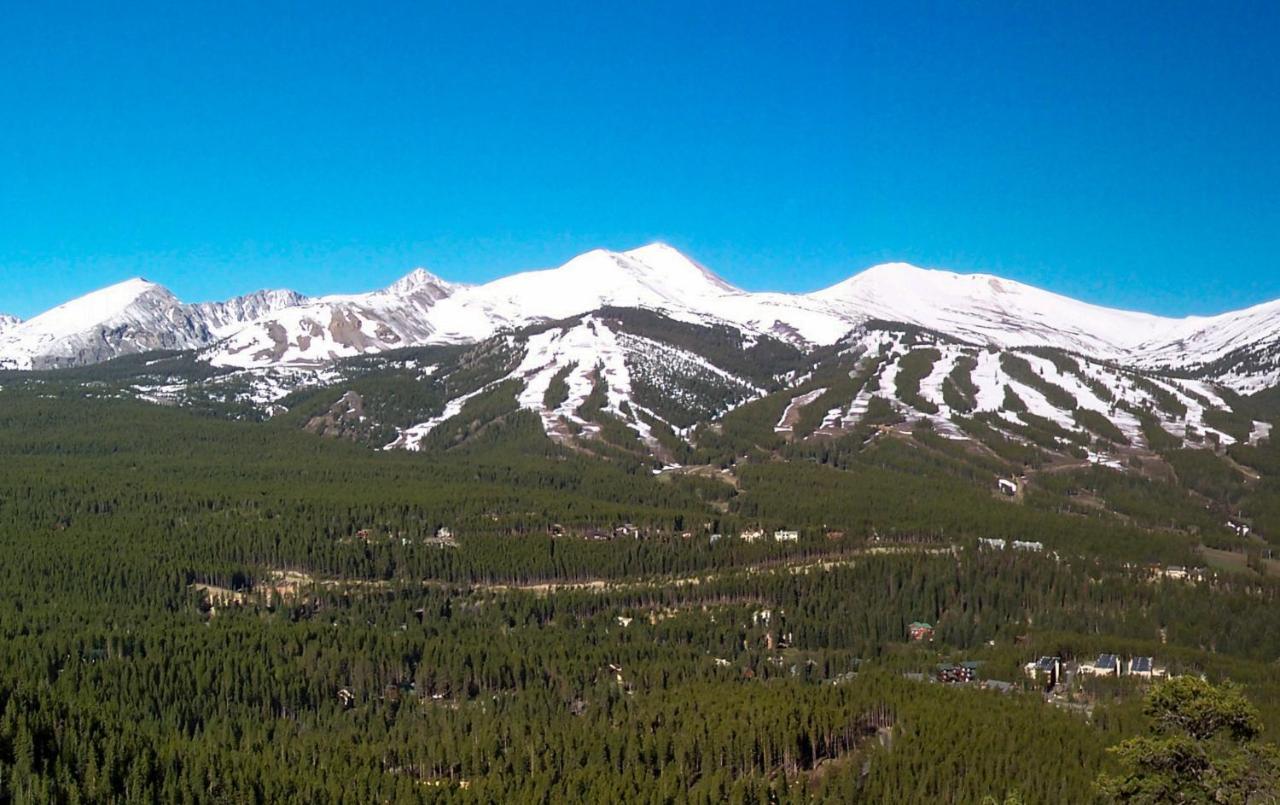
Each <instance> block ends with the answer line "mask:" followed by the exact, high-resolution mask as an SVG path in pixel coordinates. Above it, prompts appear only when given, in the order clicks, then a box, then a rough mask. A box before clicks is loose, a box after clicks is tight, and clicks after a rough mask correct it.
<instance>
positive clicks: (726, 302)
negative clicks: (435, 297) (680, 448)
mask: <svg viewBox="0 0 1280 805" xmlns="http://www.w3.org/2000/svg"><path fill="white" fill-rule="evenodd" d="M602 307H639V308H649V309H654V310H661V311H664V312H666V313H667V314H669V315H671V316H672V317H673V318H676V319H679V320H682V321H691V322H697V323H728V324H733V325H736V326H738V327H740V328H743V329H745V330H747V331H750V332H756V333H765V334H773V335H778V336H781V337H785V338H794V339H797V340H803V341H807V342H810V343H830V342H832V341H834V340H835V339H837V338H839V337H840V336H841V335H843V334H844V333H846V332H848V330H849V327H850V324H849V320H848V318H847V317H845V316H842V315H839V314H837V313H835V312H834V311H832V310H831V309H829V308H828V306H826V305H824V304H822V303H820V302H813V301H810V300H808V299H806V298H805V297H802V296H795V295H789V294H769V293H764V294H753V293H747V292H746V291H742V290H740V289H738V288H735V287H733V286H732V285H730V284H729V283H727V282H725V281H724V280H723V279H721V278H720V277H717V276H716V275H715V274H713V273H711V272H710V271H708V270H707V269H706V268H704V267H703V266H701V265H699V264H698V263H696V262H694V261H693V260H691V259H689V258H688V257H686V256H685V255H683V254H681V253H680V252H679V251H677V250H675V249H673V248H671V247H670V246H667V245H665V244H661V243H656V244H652V245H650V246H645V247H643V248H640V249H633V250H631V251H627V252H610V251H605V250H603V249H597V250H595V251H591V252H587V253H586V254H583V255H579V256H578V257H575V258H573V259H572V260H570V261H569V262H567V263H565V264H564V265H562V266H560V267H559V268H552V269H546V270H541V271H527V272H523V273H520V274H513V275H511V276H509V277H503V278H502V279H498V280H495V281H493V282H490V283H487V284H485V285H474V286H466V287H461V288H459V289H458V290H457V291H456V293H454V294H452V295H451V296H449V298H447V299H445V300H443V301H442V302H441V303H440V304H439V305H437V306H436V307H435V308H434V309H433V310H432V312H431V320H432V322H433V324H434V325H435V335H434V336H433V340H434V341H438V342H465V341H474V340H478V339H480V338H485V337H487V336H489V335H492V334H493V333H494V332H497V331H498V330H501V329H504V328H516V327H522V326H525V325H528V324H530V323H534V322H538V321H555V320H559V319H565V318H569V317H571V316H577V315H581V314H583V313H588V312H591V311H593V310H598V309H600V308H602Z"/></svg>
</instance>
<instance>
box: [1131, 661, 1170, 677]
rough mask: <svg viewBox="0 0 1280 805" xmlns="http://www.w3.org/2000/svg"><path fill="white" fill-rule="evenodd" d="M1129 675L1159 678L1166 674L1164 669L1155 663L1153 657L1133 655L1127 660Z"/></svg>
mask: <svg viewBox="0 0 1280 805" xmlns="http://www.w3.org/2000/svg"><path fill="white" fill-rule="evenodd" d="M1129 675H1130V676H1136V677H1141V678H1142V679H1160V678H1162V677H1164V676H1167V675H1168V674H1167V672H1166V671H1165V669H1163V668H1160V667H1158V666H1157V665H1156V661H1155V658H1154V657H1133V658H1131V659H1130V660H1129Z"/></svg>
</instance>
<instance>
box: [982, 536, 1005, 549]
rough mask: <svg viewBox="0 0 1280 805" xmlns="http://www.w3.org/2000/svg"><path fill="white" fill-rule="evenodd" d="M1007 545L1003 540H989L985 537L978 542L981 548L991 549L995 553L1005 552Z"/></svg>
mask: <svg viewBox="0 0 1280 805" xmlns="http://www.w3.org/2000/svg"><path fill="white" fill-rule="evenodd" d="M1007 544H1008V543H1007V542H1005V541H1004V540H1002V539H987V538H985V537H984V538H981V539H979V540H978V547H979V548H990V549H992V550H993V551H1003V550H1004V547H1005V545H1007Z"/></svg>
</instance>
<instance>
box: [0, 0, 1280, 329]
mask: <svg viewBox="0 0 1280 805" xmlns="http://www.w3.org/2000/svg"><path fill="white" fill-rule="evenodd" d="M1277 41H1280V5H1278V4H1276V3H1253V4H1250V3H1230V2H1223V3H1213V4H1209V3H1190V2H1176V0H1175V1H1173V2H1160V3H1141V2H1129V3H1098V4H1091V3H1085V2H1080V3H1060V2H1008V1H1006V2H998V3H984V2H965V3H955V2H945V3H892V4H878V3H877V4H866V3H854V2H848V0H846V2H838V3H816V2H815V3H804V2H799V3H779V2H776V0H774V1H770V2H753V1H752V0H742V1H741V2H738V3H734V4H728V3H706V2H698V1H697V0H682V2H646V3H625V4H624V3H608V2H606V3H601V2H599V0H595V1H594V2H560V3H555V4H540V3H539V4H535V3H486V2H467V3H444V2H414V3H404V4H397V3H392V2H386V3H376V4H365V3H328V2H321V1H320V0H313V1H312V2H305V3H303V2H298V3H286V2H270V1H264V0H253V2H237V1H235V0H230V1H229V2H222V3H216V4H215V3H172V2H163V3H160V2H157V3H143V2H138V3H129V4H127V5H125V4H108V3H80V4H63V3H58V2H56V0H53V1H51V2H40V3H23V4H11V5H10V7H9V8H7V9H6V12H5V24H4V25H3V26H0V75H3V76H4V78H3V80H0V117H2V118H3V120H4V123H3V125H0V311H7V312H12V313H16V314H19V315H24V316H29V315H32V314H34V313H36V312H38V311H39V310H42V309H44V308H47V307H49V306H51V305H53V304H56V303H57V302H60V301H63V300H64V299H66V298H68V297H70V296H74V295H78V294H80V293H83V292H85V291H88V290H91V289H93V288H96V287H100V286H102V285H105V284H109V283H111V282H115V281H118V280H121V279H125V278H127V277H130V276H136V275H143V276H146V277H148V278H149V279H152V280H154V281H157V282H161V283H164V284H165V285H168V286H169V287H170V288H172V289H173V290H174V291H175V292H176V293H178V295H179V296H181V297H183V298H184V299H188V300H191V301H197V300H204V299H212V298H222V297H226V296H229V295H233V294H235V293H238V292H243V291H247V290H252V289H256V288H259V287H282V286H283V287H294V288H297V289H299V290H301V291H304V292H309V293H323V292H336V291H356V290H365V289H369V288H373V287H380V286H382V285H385V284H387V283H388V282H390V281H391V280H393V279H394V278H396V277H398V276H400V275H401V274H404V273H406V272H407V271H408V270H409V269H410V268H412V267H413V266H416V265H424V266H426V267H428V268H430V269H432V270H433V271H435V272H436V273H438V274H441V275H442V276H444V277H446V278H448V279H452V280H460V281H482V280H486V279H491V278H493V277H496V276H500V275H502V274H505V273H509V272H511V271H514V270H518V269H522V268H531V267H542V266H549V265H556V264H559V263H561V262H563V261H564V260H566V259H568V258H569V257H571V256H573V255H574V254H577V253H579V252H581V251H585V250H587V249H589V248H593V247H596V246H605V247H610V248H619V249H621V248H629V247H632V246H637V245H641V244H643V243H646V242H649V241H652V240H664V241H667V242H669V243H671V244H672V245H675V246H677V247H678V248H681V249H682V250H684V251H686V252H688V253H689V254H691V255H692V256H694V257H696V258H698V259H699V260H701V261H702V262H704V263H705V264H707V265H708V266H709V267H711V268H713V269H714V270H716V271H718V272H719V273H721V274H722V275H724V276H725V277H726V278H728V279H729V280H731V281H732V282H735V283H737V284H739V285H741V286H743V287H746V288H751V289H765V288H774V289H783V290H797V291H804V290H812V289H815V288H819V287H823V286H826V285H829V284H831V283H834V282H836V281H838V280H841V279H843V278H845V277H847V276H849V275H850V274H852V273H854V272H855V271H856V270H858V269H860V268H864V267H866V266H868V265H871V264H873V263H876V262H883V261H887V260H907V261H911V262H915V263H917V264H921V265H926V266H934V267H948V268H954V269H957V270H988V271H992V272H996V273H1000V274H1003V275H1005V276H1009V277H1011V278H1014V279H1019V280H1022V281H1026V282H1031V283H1034V284H1037V285H1040V286H1043V287H1047V288H1050V289H1052V290H1055V291H1059V292H1062V293H1067V294H1071V295H1074V296H1079V297H1082V298H1085V299H1088V300H1089V301H1093V302H1098V303H1103V304H1111V305H1117V306H1122V307H1129V308H1137V309H1144V310H1151V311H1154V312H1160V313H1168V314H1184V313H1191V312H1196V313H1209V312H1218V311H1221V310H1225V309H1229V308H1233V307H1240V306H1244V305H1247V304H1251V303H1255V302H1259V301H1263V300H1267V299H1272V298H1276V297H1280V269H1278V268H1277V263H1276V255H1277V253H1278V252H1280V193H1277V187H1280V149H1278V148H1277V147H1276V143H1277V142H1280V104H1277V103H1276V101H1275V94H1276V91H1277V88H1280V58H1278V57H1277V56H1276V55H1275V52H1274V51H1275V48H1274V45H1275V43H1276V42H1277Z"/></svg>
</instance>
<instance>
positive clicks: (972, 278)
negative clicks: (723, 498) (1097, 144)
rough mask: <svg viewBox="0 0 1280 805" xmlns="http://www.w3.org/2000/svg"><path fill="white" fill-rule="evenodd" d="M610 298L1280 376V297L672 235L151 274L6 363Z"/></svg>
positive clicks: (533, 320)
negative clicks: (284, 267) (304, 276)
mask: <svg viewBox="0 0 1280 805" xmlns="http://www.w3.org/2000/svg"><path fill="white" fill-rule="evenodd" d="M606 307H620V308H637V309H649V310H656V311H661V312H663V313H664V314H665V315H668V316H670V317H671V318H673V319H675V320H677V321H685V322H689V323H700V324H723V325H727V326H730V327H734V328H736V329H738V330H740V331H742V332H743V333H745V334H748V335H751V336H756V337H759V336H766V335H767V336H771V337H775V338H778V339H780V340H783V341H786V342H789V343H792V344H795V345H797V346H801V347H804V348H814V347H822V346H828V345H831V344H834V343H836V342H837V341H838V340H840V339H841V338H842V337H844V336H845V335H846V334H848V333H849V332H851V331H852V330H854V329H855V328H857V327H858V326H860V325H862V324H865V323H867V322H870V321H897V322H902V323H905V324H911V325H915V326H919V327H923V328H926V329H929V330H932V331H936V332H939V333H943V334H946V335H948V336H951V337H954V338H957V339H960V340H963V341H967V342H970V343H974V344H978V345H984V344H989V345H993V346H998V347H1002V348H1012V347H1051V348H1056V349H1063V350H1067V351H1069V352H1074V353H1079V354H1083V355H1087V356H1090V357H1092V358H1097V359H1102V360H1108V361H1113V362H1116V363H1119V364H1123V365H1128V366H1133V367H1136V368H1145V369H1160V370H1161V371H1165V372H1174V373H1178V372H1182V373H1190V374H1193V375H1196V376H1201V377H1205V378H1208V379H1211V380H1214V381H1215V382H1220V383H1222V384H1224V385H1227V386H1228V387H1230V388H1231V389H1233V390H1234V391H1237V392H1240V393H1255V392H1257V391H1259V390H1262V389H1264V388H1268V387H1271V386H1274V385H1276V384H1277V383H1280V300H1276V301H1273V302H1265V303H1261V304H1259V305H1255V306H1252V307H1250V308H1246V309H1244V310H1240V311H1231V312H1227V313H1223V314H1219V315H1216V316H1189V317H1183V318H1173V317H1164V316H1158V315H1155V314H1150V313H1143V312H1136V311H1126V310H1118V309H1114V308H1109V307H1104V306H1100V305H1094V304H1090V303H1087V302H1082V301H1080V300H1076V299H1073V298H1071V297H1067V296H1063V295H1060V294H1056V293H1053V292H1050V291H1046V290H1043V289H1040V288H1036V287H1034V286H1031V285H1027V284H1024V283H1020V282H1016V281H1013V280H1008V279H1005V278H1002V277H998V276H995V275H991V274H984V273H973V274H962V273H957V272H951V271H945V270H940V269H925V268H920V267H917V266H913V265H910V264H907V263H884V264H880V265H876V266H872V267H870V268H867V269H865V270H863V271H860V272H858V273H856V274H854V275H852V276H851V277H849V278H848V279H846V280H843V281H841V282H839V283H836V284H834V285H831V286H829V287H827V288H823V289H820V290H817V291H814V292H811V293H805V294H797V293H783V292H771V291H757V292H752V291H745V290H743V289H741V288H738V287H736V286H734V285H733V284H731V283H729V282H728V281H727V280H725V279H723V278H722V277H720V276H718V275H716V274H715V273H714V272H712V271H711V270H709V269H708V268H706V267H705V266H703V265H702V264H700V263H698V262H697V261H695V260H693V259H692V258H690V257H688V256H686V255H684V254H682V253H681V252H679V251H678V250H676V249H674V248H672V247H670V246H668V245H666V244H663V243H653V244H649V245H646V246H642V247H639V248H636V249H631V250H628V251H622V252H615V251H609V250H605V249H594V250H591V251H589V252H586V253H584V254H581V255H578V256H576V257H574V258H573V259H571V260H569V261H568V262H566V263H564V264H563V265H561V266H558V267H553V268H546V269H538V270H533V271H524V272H517V273H515V274H511V275H508V276H505V277H501V278H499V279H496V280H493V281H491V282H487V283H483V284H474V285H473V284H462V283H453V282H450V281H447V280H445V279H443V278H441V277H439V276H437V275H435V274H433V273H431V272H429V271H427V270H426V269H423V268H418V269H415V270H414V271H412V272H410V273H408V274H406V275H405V276H404V277H402V278H401V279H399V280H397V281H396V282H395V283H392V284H391V285H390V286H388V287H387V288H383V289H380V290H375V291H371V292H366V293H358V294H335V295H330V296H321V297H308V296H304V295H302V294H299V293H297V292H294V291H287V290H277V291H259V292H255V293H253V294H247V295H245V296H241V297H236V298H235V299H232V300H228V301H226V302H205V303H197V304H185V303H182V302H180V301H179V300H178V299H177V297H175V296H174V295H173V294H172V293H171V292H170V291H169V290H168V289H165V288H163V287H162V286H159V285H156V284H154V283H150V282H148V281H146V280H144V279H141V278H135V279H131V280H126V281H124V282H122V283H117V284H116V285H112V286H108V287H107V288H104V289H100V290H98V291H95V292H93V293H90V294H87V295H85V296H83V297H80V298H78V299H75V300H71V301H70V302H67V303H64V304H63V305H60V306H58V307H56V308H54V309H52V310H50V311H46V312H45V313H42V314H40V315H39V316H36V317H34V318H32V319H30V320H28V321H25V322H21V323H11V324H9V325H8V326H5V325H0V327H2V328H3V329H2V330H0V367H5V368H17V369H30V368H56V367H59V366H68V365H82V364H85V363H92V362H96V361H100V360H105V359H109V358H111V357H115V356H117V355H122V354H131V353H136V352H142V351H146V350H148V349H198V350H201V351H202V352H201V356H202V359H204V360H206V361H208V362H209V363H211V364H213V365H216V366H225V367H238V368H245V369H248V368H254V367H266V366H276V365H303V366H317V365H322V364H324V363H327V362H331V361H334V360H338V359H342V358H346V357H352V356H355V355H360V354H367V353H370V352H378V351H384V350H387V349H397V348H402V347H407V346H423V345H429V344H465V343H473V342H478V341H481V340H483V339H485V338H489V337H491V336H493V335H494V334H496V333H498V332H502V331H505V330H516V329H520V328H522V327H526V326H528V325H531V324H537V323H539V322H550V321H557V320H561V319H565V318H568V317H572V316H578V315H582V314H585V313H589V312H591V311H594V310H599V309H602V308H606Z"/></svg>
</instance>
